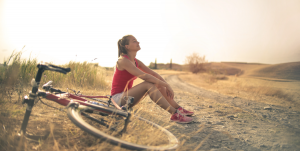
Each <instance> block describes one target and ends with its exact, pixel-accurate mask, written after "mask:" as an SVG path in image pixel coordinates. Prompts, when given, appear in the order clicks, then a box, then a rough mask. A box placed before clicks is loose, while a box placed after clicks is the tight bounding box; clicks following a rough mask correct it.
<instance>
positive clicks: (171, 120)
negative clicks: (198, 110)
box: [170, 120, 193, 124]
mask: <svg viewBox="0 0 300 151" xmlns="http://www.w3.org/2000/svg"><path fill="white" fill-rule="evenodd" d="M170 121H171V122H176V123H179V124H188V123H191V122H193V121H190V122H180V121H173V120H170Z"/></svg>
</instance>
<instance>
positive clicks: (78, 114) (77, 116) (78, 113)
mask: <svg viewBox="0 0 300 151" xmlns="http://www.w3.org/2000/svg"><path fill="white" fill-rule="evenodd" d="M88 110H89V111H90V110H96V109H95V108H93V107H89V109H88ZM112 110H114V109H112ZM82 113H84V114H86V113H85V112H84V110H82V109H81V110H79V109H76V107H74V106H69V107H68V110H67V114H68V117H69V119H70V120H71V121H72V122H73V123H74V124H75V125H76V126H78V127H79V128H81V129H82V130H83V131H85V132H87V133H89V134H91V135H93V136H95V137H97V138H101V139H105V140H106V141H107V142H109V143H110V144H113V145H118V146H120V147H122V148H126V149H132V150H175V149H176V148H177V147H178V144H179V142H178V140H177V138H176V137H175V136H174V135H173V134H172V133H171V132H169V131H168V130H167V129H165V128H163V127H162V126H160V125H158V124H155V123H153V122H151V121H149V120H146V119H144V118H142V117H138V116H135V115H133V116H134V117H135V118H137V119H138V120H141V121H143V122H144V123H147V124H148V125H149V126H150V125H151V126H153V127H155V128H156V129H158V130H160V131H161V132H162V133H163V134H164V135H165V136H166V137H167V140H168V143H167V144H164V145H163V146H153V145H152V146H148V145H140V144H135V143H132V142H128V141H124V140H122V139H120V138H118V137H115V136H112V135H109V134H107V133H105V132H104V131H102V130H99V129H98V128H97V127H94V126H92V125H91V124H89V123H88V122H86V121H85V120H84V119H83V118H82ZM89 113H91V112H89ZM147 129H148V128H147Z"/></svg>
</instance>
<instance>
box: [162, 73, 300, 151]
mask: <svg viewBox="0 0 300 151" xmlns="http://www.w3.org/2000/svg"><path fill="white" fill-rule="evenodd" d="M165 80H166V81H167V82H168V83H169V84H170V85H171V86H172V87H173V90H174V91H175V93H176V98H175V99H176V100H177V102H178V103H179V104H180V105H182V106H184V107H185V108H187V109H190V110H194V111H195V116H194V117H193V118H194V121H195V123H193V124H188V125H180V124H177V125H176V126H177V129H178V127H180V128H182V131H181V132H180V133H189V134H190V133H192V134H193V136H191V137H190V138H189V139H188V140H187V141H186V143H185V146H186V147H187V148H184V149H186V150H189V149H194V148H195V147H196V146H197V144H199V143H200V142H201V141H203V140H205V142H204V143H203V145H202V146H201V147H200V150H220V151H221V150H300V146H299V144H300V127H299V123H300V113H299V112H296V111H292V110H290V109H289V108H284V107H281V106H275V105H271V106H270V105H268V104H264V103H261V102H255V101H251V100H247V99H243V98H238V97H231V96H226V95H223V94H219V93H217V92H213V91H209V90H205V89H203V88H200V87H196V86H193V85H190V84H188V83H186V82H184V81H182V80H181V79H180V78H179V77H178V76H177V75H167V76H165ZM268 106H269V107H270V108H269V109H264V107H268ZM199 125H205V128H204V129H203V130H202V131H201V132H199V133H197V134H195V133H193V132H195V131H196V130H197V128H199ZM175 133H176V132H175ZM209 134H210V135H209ZM177 135H178V136H179V135H180V134H179V133H178V134H177ZM208 135H209V137H208V139H205V137H206V136H208Z"/></svg>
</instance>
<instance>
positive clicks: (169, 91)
mask: <svg viewBox="0 0 300 151" xmlns="http://www.w3.org/2000/svg"><path fill="white" fill-rule="evenodd" d="M166 91H167V96H168V97H170V98H171V99H174V92H173V89H172V88H171V87H170V85H169V84H168V86H167V87H166Z"/></svg>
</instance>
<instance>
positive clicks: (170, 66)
mask: <svg viewBox="0 0 300 151" xmlns="http://www.w3.org/2000/svg"><path fill="white" fill-rule="evenodd" d="M170 69H172V59H171V61H170Z"/></svg>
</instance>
